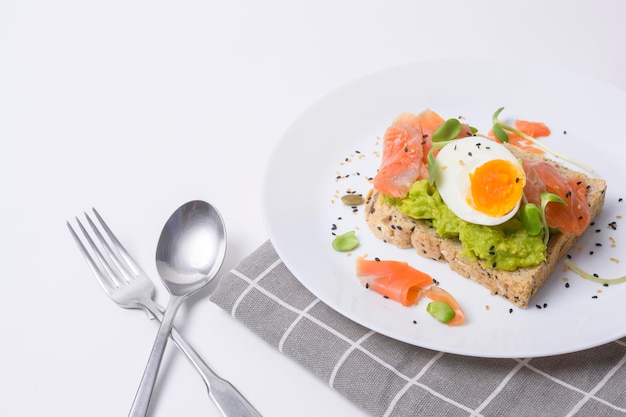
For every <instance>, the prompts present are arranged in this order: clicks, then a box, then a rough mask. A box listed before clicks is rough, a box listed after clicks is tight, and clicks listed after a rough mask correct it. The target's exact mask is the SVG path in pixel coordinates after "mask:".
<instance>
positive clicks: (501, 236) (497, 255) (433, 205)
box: [385, 180, 546, 271]
mask: <svg viewBox="0 0 626 417" xmlns="http://www.w3.org/2000/svg"><path fill="white" fill-rule="evenodd" d="M385 198H386V199H387V202H388V203H389V204H392V205H394V206H396V208H397V209H398V210H399V211H400V212H402V213H404V214H406V215H407V216H410V217H412V218H414V219H419V220H425V221H427V222H428V223H429V224H431V225H432V226H433V227H434V228H435V229H436V231H437V233H438V234H439V236H441V237H443V238H449V239H459V240H460V241H461V244H462V245H463V249H464V252H463V256H465V257H467V258H469V259H472V260H476V261H480V262H481V263H482V264H483V266H484V267H489V268H497V269H503V270H506V271H514V270H516V269H517V268H525V267H529V266H535V265H538V264H540V263H541V262H543V261H544V260H545V259H546V246H545V245H544V243H543V236H542V235H541V234H539V235H537V236H530V235H529V234H528V232H526V229H525V228H524V226H523V225H522V223H521V222H520V220H519V219H518V218H517V217H513V218H512V219H510V220H508V221H506V222H504V223H502V224H500V225H497V226H483V225H478V224H473V223H468V222H466V221H465V220H462V219H460V218H459V217H458V216H457V215H456V214H454V213H453V212H452V211H451V210H450V209H449V208H448V206H447V205H446V204H445V203H444V202H443V200H442V199H441V196H440V195H439V191H437V188H436V187H434V186H431V185H430V184H429V183H428V180H420V181H416V182H415V183H414V184H413V185H412V186H411V189H410V190H409V192H408V194H407V196H406V197H404V198H392V197H388V196H386V197H385Z"/></svg>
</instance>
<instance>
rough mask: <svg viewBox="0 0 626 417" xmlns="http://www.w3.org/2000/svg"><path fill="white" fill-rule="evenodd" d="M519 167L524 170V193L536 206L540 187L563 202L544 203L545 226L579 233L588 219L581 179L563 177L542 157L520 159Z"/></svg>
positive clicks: (539, 195)
mask: <svg viewBox="0 0 626 417" xmlns="http://www.w3.org/2000/svg"><path fill="white" fill-rule="evenodd" d="M522 167H523V168H524V172H525V173H526V185H525V186H524V195H525V196H526V198H527V199H528V201H529V202H530V203H534V204H536V205H538V206H540V205H541V193H542V192H544V191H547V192H550V193H553V194H556V195H558V196H559V197H561V198H562V199H563V201H565V202H566V203H567V205H563V204H560V203H549V204H548V205H547V206H546V210H545V215H546V222H547V223H548V226H549V227H551V228H555V229H559V230H560V231H561V232H563V233H574V234H575V235H576V236H580V234H581V233H582V232H584V231H585V229H586V228H587V226H589V223H590V222H591V214H590V211H589V204H588V203H587V187H586V185H585V183H584V182H582V181H581V180H580V179H577V178H571V179H569V180H565V179H564V178H563V177H562V176H561V175H560V174H559V172H558V171H557V169H556V168H555V167H554V166H553V165H551V164H549V163H547V162H544V161H531V160H527V159H523V160H522Z"/></svg>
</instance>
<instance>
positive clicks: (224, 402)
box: [146, 300, 261, 417]
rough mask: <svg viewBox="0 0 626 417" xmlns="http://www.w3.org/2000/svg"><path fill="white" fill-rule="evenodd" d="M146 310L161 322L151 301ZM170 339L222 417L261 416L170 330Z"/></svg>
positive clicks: (174, 329)
mask: <svg viewBox="0 0 626 417" xmlns="http://www.w3.org/2000/svg"><path fill="white" fill-rule="evenodd" d="M146 308H147V309H148V310H149V311H150V313H152V315H153V316H154V317H156V319H157V320H158V321H162V320H163V312H162V311H161V308H160V307H159V306H158V305H157V304H156V303H155V302H153V301H152V300H150V303H146ZM170 337H171V338H172V340H173V341H174V344H175V345H176V347H177V348H178V350H180V351H181V353H183V354H184V355H185V356H186V357H187V359H188V360H189V362H191V364H192V365H193V366H194V368H196V370H197V371H198V372H199V373H200V375H201V376H202V379H203V380H204V383H205V384H206V387H207V390H208V392H209V396H210V397H211V398H212V399H213V402H215V405H217V408H218V409H219V410H220V412H221V413H222V415H223V416H224V417H261V414H260V413H259V412H258V411H257V410H256V409H255V408H254V407H253V406H252V404H250V403H249V402H248V400H246V398H245V397H244V396H243V395H242V394H241V393H240V392H239V391H238V390H237V388H235V387H234V386H233V385H232V384H231V383H230V382H228V381H226V380H225V379H224V378H222V377H220V376H219V375H217V374H216V373H215V372H214V371H213V370H212V369H211V368H210V367H209V365H207V364H206V362H205V361H204V360H203V359H202V357H200V355H199V354H198V353H197V352H196V351H195V349H194V348H193V347H191V345H190V344H189V343H188V342H187V341H186V340H185V339H184V338H183V336H182V335H181V334H180V333H179V332H178V330H176V328H175V327H173V328H172V332H171V335H170Z"/></svg>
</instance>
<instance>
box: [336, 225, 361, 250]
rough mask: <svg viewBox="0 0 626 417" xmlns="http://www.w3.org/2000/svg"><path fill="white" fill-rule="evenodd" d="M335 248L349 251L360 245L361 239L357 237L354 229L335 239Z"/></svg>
mask: <svg viewBox="0 0 626 417" xmlns="http://www.w3.org/2000/svg"><path fill="white" fill-rule="evenodd" d="M332 245H333V249H335V250H336V251H339V252H348V251H351V250H352V249H355V248H356V247H357V246H359V240H358V239H357V238H356V235H355V233H354V230H350V231H349V232H346V233H344V234H342V235H339V236H337V237H335V238H334V239H333V243H332Z"/></svg>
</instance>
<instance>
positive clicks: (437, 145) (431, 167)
mask: <svg viewBox="0 0 626 417" xmlns="http://www.w3.org/2000/svg"><path fill="white" fill-rule="evenodd" d="M450 120H453V119H450ZM450 142H453V141H452V140H447V141H445V142H434V143H433V147H432V148H430V151H428V155H427V156H426V160H427V162H428V182H429V184H430V185H433V184H434V183H435V180H436V179H437V161H436V160H435V152H437V151H438V150H439V149H441V148H443V147H444V146H446V145H447V144H448V143H450Z"/></svg>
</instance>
